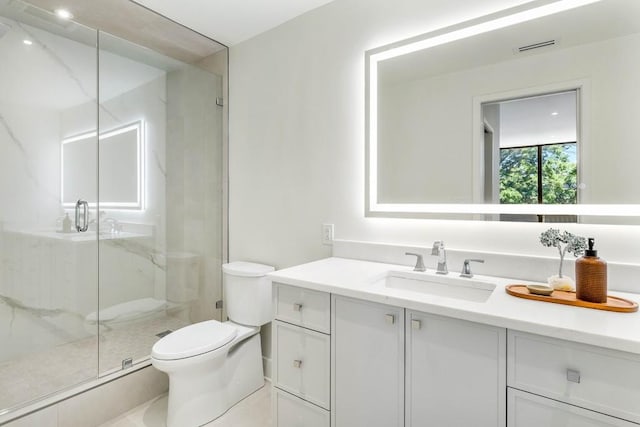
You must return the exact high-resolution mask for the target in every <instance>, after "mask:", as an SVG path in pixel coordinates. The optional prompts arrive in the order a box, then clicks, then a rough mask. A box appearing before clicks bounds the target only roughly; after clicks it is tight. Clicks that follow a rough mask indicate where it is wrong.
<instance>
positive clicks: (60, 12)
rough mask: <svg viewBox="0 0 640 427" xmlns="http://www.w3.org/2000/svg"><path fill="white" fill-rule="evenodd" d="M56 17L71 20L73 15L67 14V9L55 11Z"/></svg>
mask: <svg viewBox="0 0 640 427" xmlns="http://www.w3.org/2000/svg"><path fill="white" fill-rule="evenodd" d="M55 13H56V16H57V17H58V18H61V19H71V18H73V14H72V13H71V12H69V11H68V10H67V9H56V10H55Z"/></svg>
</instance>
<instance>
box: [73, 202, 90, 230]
mask: <svg viewBox="0 0 640 427" xmlns="http://www.w3.org/2000/svg"><path fill="white" fill-rule="evenodd" d="M80 207H82V210H83V212H82V225H80ZM88 229H89V203H87V201H86V200H82V199H78V201H77V202H76V230H77V231H78V233H84V232H85V231H87V230H88Z"/></svg>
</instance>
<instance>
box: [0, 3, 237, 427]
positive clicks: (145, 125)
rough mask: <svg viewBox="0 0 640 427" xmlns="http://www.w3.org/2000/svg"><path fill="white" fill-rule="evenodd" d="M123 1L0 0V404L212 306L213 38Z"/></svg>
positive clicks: (219, 91) (56, 386) (144, 343)
mask: <svg viewBox="0 0 640 427" xmlns="http://www.w3.org/2000/svg"><path fill="white" fill-rule="evenodd" d="M36 3H38V2H36ZM45 3H46V2H45ZM39 6H42V5H39ZM130 7H131V8H132V9H131V10H130V11H128V12H127V13H130V14H132V15H131V16H134V15H136V14H138V16H139V17H141V19H143V20H144V22H150V21H149V19H151V20H155V21H154V24H153V25H151V27H154V28H156V29H157V30H158V31H157V33H156V34H153V31H150V30H149V29H145V31H144V35H143V36H140V34H139V31H142V30H141V29H139V28H138V29H136V28H133V29H132V30H130V33H128V34H116V35H114V34H110V33H108V32H105V31H98V30H95V29H93V28H91V27H90V26H85V25H82V24H80V23H77V22H74V21H72V20H63V19H61V18H59V17H57V16H56V15H55V14H53V13H52V12H51V11H48V10H46V8H41V7H38V6H35V5H34V4H33V3H31V4H30V3H25V2H22V1H17V0H0V58H2V65H1V66H0V416H1V415H3V414H7V413H10V412H11V411H12V410H13V409H16V408H20V407H24V406H25V405H29V404H32V403H34V402H37V401H38V400H41V399H43V398H44V397H48V396H52V395H54V396H55V394H56V393H58V392H60V391H61V390H67V389H69V388H73V387H74V386H77V385H78V384H82V383H85V382H91V381H95V380H96V379H98V378H100V377H102V376H106V375H117V373H119V372H121V371H126V370H127V369H130V368H132V367H134V368H135V367H136V366H141V364H145V363H148V356H149V353H150V350H151V347H152V346H153V344H154V342H155V341H156V340H158V339H159V338H160V337H161V336H163V335H164V334H166V333H168V332H169V331H172V330H175V329H177V328H180V327H182V326H184V325H187V324H189V323H193V322H197V321H201V320H204V319H211V318H216V319H220V317H221V313H220V310H218V309H216V308H215V302H216V301H217V300H219V299H221V293H222V289H221V273H220V266H221V264H222V261H223V259H225V257H226V252H225V249H224V248H225V244H226V237H225V236H226V231H225V230H226V227H225V225H224V222H225V218H226V215H225V214H224V210H225V208H226V205H225V197H224V194H225V183H226V180H225V179H224V172H225V164H226V163H225V161H224V155H225V153H226V149H225V144H226V142H225V129H226V125H225V120H226V119H225V118H226V112H225V109H224V108H223V106H222V105H223V102H222V99H223V90H224V89H225V86H226V72H227V65H226V64H227V49H226V48H225V47H224V46H222V45H219V44H217V43H215V42H214V41H212V40H209V39H206V38H205V37H203V36H201V35H199V34H196V33H193V32H191V31H190V30H187V29H185V28H184V27H180V26H179V25H178V24H175V23H173V22H171V21H168V20H166V19H164V18H162V17H160V16H158V15H155V14H153V13H152V12H150V11H148V10H146V9H144V8H142V7H139V6H137V5H135V4H134V3H131V4H130ZM89 18H91V19H88V20H87V21H88V22H89V23H91V24H92V23H93V22H94V21H93V20H92V19H94V18H95V17H89ZM78 21H80V19H78ZM100 28H102V27H100ZM136 31H138V32H136ZM167 31H170V33H167ZM115 33H117V31H116V32H115ZM130 40H133V41H130ZM167 40H170V41H167Z"/></svg>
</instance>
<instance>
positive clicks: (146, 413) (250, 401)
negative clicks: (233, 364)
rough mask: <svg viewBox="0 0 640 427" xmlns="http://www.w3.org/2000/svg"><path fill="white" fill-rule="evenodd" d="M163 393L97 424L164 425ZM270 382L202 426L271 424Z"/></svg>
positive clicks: (266, 426)
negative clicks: (105, 421) (116, 416)
mask: <svg viewBox="0 0 640 427" xmlns="http://www.w3.org/2000/svg"><path fill="white" fill-rule="evenodd" d="M166 416H167V395H166V394H165V395H163V396H160V397H158V398H156V399H153V400H151V401H149V402H147V403H144V404H142V405H140V406H138V407H137V408H134V409H132V410H131V411H129V412H127V413H125V414H122V415H121V416H119V417H118V418H115V419H113V420H111V421H109V422H107V423H105V424H102V425H101V426H100V427H166V424H165V420H166ZM271 425H272V424H271V383H269V382H267V383H266V384H265V385H264V387H262V388H261V389H260V390H258V391H256V392H255V393H253V394H252V395H250V396H249V397H247V398H246V399H244V400H242V401H241V402H240V403H238V404H237V405H235V406H234V407H233V408H231V409H230V410H229V411H227V413H226V414H224V415H223V416H221V417H220V418H218V419H216V420H215V421H212V422H210V423H209V424H206V427H271Z"/></svg>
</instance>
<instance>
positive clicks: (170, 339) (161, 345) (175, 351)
mask: <svg viewBox="0 0 640 427" xmlns="http://www.w3.org/2000/svg"><path fill="white" fill-rule="evenodd" d="M237 334H238V329H237V328H236V327H235V326H232V325H231V324H229V323H220V322H218V321H217V320H208V321H206V322H199V323H194V324H192V325H189V326H185V327H184V328H180V329H178V330H177V331H175V332H172V333H170V334H169V335H167V336H165V337H164V338H161V339H160V340H159V341H158V342H156V343H155V344H154V346H153V348H152V350H151V357H152V358H154V359H157V360H178V359H185V358H188V357H193V356H198V355H201V354H204V353H208V352H211V351H213V350H216V349H218V348H220V347H223V346H224V345H225V344H228V343H229V342H231V341H232V340H233V339H234V338H235V337H236V335H237Z"/></svg>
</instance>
